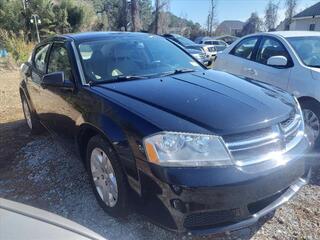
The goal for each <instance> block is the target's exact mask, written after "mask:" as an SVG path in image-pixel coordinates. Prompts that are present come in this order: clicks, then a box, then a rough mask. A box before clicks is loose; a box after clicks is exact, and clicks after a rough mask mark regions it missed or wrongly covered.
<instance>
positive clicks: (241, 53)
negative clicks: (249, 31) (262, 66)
mask: <svg viewBox="0 0 320 240" xmlns="http://www.w3.org/2000/svg"><path fill="white" fill-rule="evenodd" d="M257 42H258V38H257V37H251V38H246V39H244V40H242V41H241V42H240V43H238V44H237V45H236V46H235V48H234V49H232V51H231V52H230V54H232V55H234V56H237V57H241V58H246V59H251V57H252V54H253V50H254V48H255V46H256V44H257Z"/></svg>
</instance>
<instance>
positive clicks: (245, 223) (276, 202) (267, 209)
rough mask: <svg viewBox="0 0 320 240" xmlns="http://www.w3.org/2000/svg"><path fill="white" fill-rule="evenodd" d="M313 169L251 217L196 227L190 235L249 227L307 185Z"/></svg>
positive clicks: (189, 232)
mask: <svg viewBox="0 0 320 240" xmlns="http://www.w3.org/2000/svg"><path fill="white" fill-rule="evenodd" d="M310 175H311V171H310V170H309V171H308V173H307V175H306V176H305V177H301V178H299V179H297V180H296V181H295V182H294V183H292V184H291V185H290V186H289V187H288V188H287V189H286V190H285V191H280V194H275V196H279V197H278V198H276V200H274V201H273V202H271V203H270V204H269V205H267V206H266V207H265V208H263V209H261V210H260V211H258V212H256V213H254V214H252V215H251V216H250V217H249V218H247V219H245V220H243V221H240V222H237V223H233V224H230V225H225V226H218V227H212V228H208V229H198V230H197V229H194V230H190V231H188V234H190V235H207V234H216V233H221V232H231V231H235V230H239V229H242V228H246V227H249V226H251V225H253V224H255V223H256V222H258V220H259V219H260V218H262V217H263V216H265V215H267V214H268V213H270V212H272V211H274V210H275V209H277V208H278V207H280V206H281V205H282V204H284V203H286V202H287V201H289V200H290V199H291V198H292V197H293V196H294V195H295V194H296V193H297V192H298V191H299V190H300V189H301V188H302V187H303V186H304V185H306V184H307V183H308V181H309V179H310Z"/></svg>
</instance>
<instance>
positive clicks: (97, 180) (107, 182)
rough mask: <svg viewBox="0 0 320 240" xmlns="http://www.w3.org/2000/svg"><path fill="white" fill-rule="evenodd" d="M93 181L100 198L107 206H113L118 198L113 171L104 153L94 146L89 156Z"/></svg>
mask: <svg viewBox="0 0 320 240" xmlns="http://www.w3.org/2000/svg"><path fill="white" fill-rule="evenodd" d="M90 166H91V173H92V177H93V182H94V184H95V187H96V190H97V192H98V194H99V196H100V198H101V200H102V201H103V202H104V203H105V204H106V205H107V206H109V207H114V206H115V205H116V203H117V200H118V184H117V179H116V176H115V171H114V169H113V167H112V164H111V161H110V159H109V158H108V156H107V155H106V153H105V152H104V151H103V150H102V149H100V148H94V149H93V150H92V152H91V157H90Z"/></svg>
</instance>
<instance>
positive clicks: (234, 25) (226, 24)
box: [218, 20, 244, 29]
mask: <svg viewBox="0 0 320 240" xmlns="http://www.w3.org/2000/svg"><path fill="white" fill-rule="evenodd" d="M243 25H244V22H241V21H238V20H226V21H223V22H221V23H220V24H219V26H218V28H230V29H242V28H243Z"/></svg>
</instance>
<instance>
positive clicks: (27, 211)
mask: <svg viewBox="0 0 320 240" xmlns="http://www.w3.org/2000/svg"><path fill="white" fill-rule="evenodd" d="M0 239H2V240H41V239H46V240H58V239H59V240H105V238H103V237H101V236H100V235H98V234H97V233H95V232H93V231H91V230H89V229H88V228H85V227H83V226H81V225H79V224H77V223H75V222H72V221H70V220H68V219H66V218H63V217H60V216H58V215H56V214H53V213H50V212H47V211H44V210H41V209H39V208H34V207H30V206H27V205H25V204H21V203H17V202H13V201H9V200H6V199H3V198H0Z"/></svg>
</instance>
